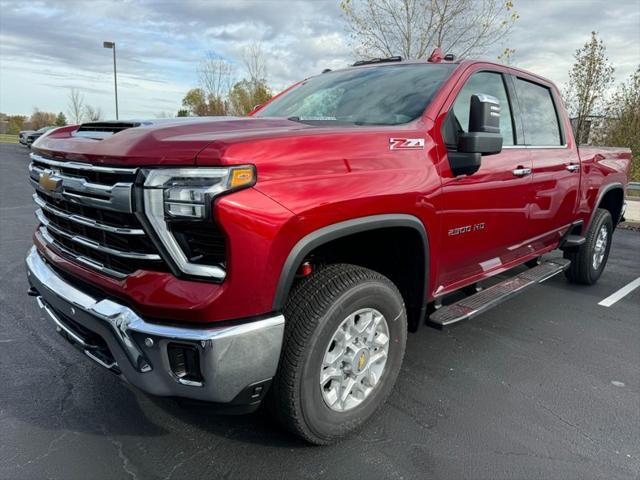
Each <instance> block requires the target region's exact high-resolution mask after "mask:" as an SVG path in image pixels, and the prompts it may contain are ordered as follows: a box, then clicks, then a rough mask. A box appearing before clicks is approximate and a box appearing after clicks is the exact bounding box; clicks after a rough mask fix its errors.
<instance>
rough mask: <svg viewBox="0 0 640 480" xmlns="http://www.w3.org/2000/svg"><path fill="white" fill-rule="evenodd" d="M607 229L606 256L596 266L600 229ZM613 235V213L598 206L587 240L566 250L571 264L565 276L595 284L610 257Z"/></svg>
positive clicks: (581, 282)
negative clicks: (596, 250) (575, 247)
mask: <svg viewBox="0 0 640 480" xmlns="http://www.w3.org/2000/svg"><path fill="white" fill-rule="evenodd" d="M603 228H605V229H606V231H607V238H606V245H605V250H604V257H603V259H602V261H601V262H600V264H599V265H598V266H597V268H596V267H594V261H593V258H594V253H595V248H596V243H597V241H598V235H599V233H600V230H601V229H603ZM612 236H613V220H612V218H611V213H609V211H608V210H605V209H604V208H598V209H597V210H596V213H595V214H594V216H593V219H592V220H591V225H589V230H587V235H586V241H585V242H584V244H582V245H581V246H580V247H579V248H577V249H574V250H567V251H565V252H564V258H567V259H569V260H571V265H570V266H569V268H568V269H567V270H565V276H566V277H567V279H568V280H569V281H570V282H573V283H579V284H582V285H593V284H594V283H596V282H597V281H598V279H599V278H600V275H602V271H603V270H604V267H605V266H606V264H607V259H608V258H609V250H611V238H612Z"/></svg>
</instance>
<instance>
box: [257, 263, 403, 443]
mask: <svg viewBox="0 0 640 480" xmlns="http://www.w3.org/2000/svg"><path fill="white" fill-rule="evenodd" d="M362 308H374V309H376V310H378V311H379V312H380V313H381V314H382V315H383V316H384V318H385V319H386V322H387V326H388V329H389V339H390V340H389V350H388V354H387V355H388V356H387V363H386V365H385V367H384V370H383V372H382V374H381V376H380V380H379V381H378V383H377V384H376V385H375V387H374V389H373V390H372V391H371V393H370V394H369V395H368V396H367V397H365V398H364V400H363V401H362V403H360V404H359V405H357V406H355V407H354V408H353V409H351V410H347V411H341V412H339V411H335V410H332V409H331V408H329V406H328V405H327V404H326V403H325V401H324V399H323V394H322V391H321V386H320V369H321V366H322V361H323V358H324V355H325V352H326V350H327V348H328V345H329V342H330V341H331V339H332V338H333V335H334V333H335V332H336V331H337V329H338V327H339V326H340V325H341V324H342V322H343V321H344V320H345V318H347V317H348V316H349V315H350V314H352V313H354V312H356V311H358V310H359V309H362ZM284 315H285V322H286V323H285V333H284V341H283V346H282V353H281V356H280V365H279V367H278V373H277V375H276V377H275V379H274V381H273V384H272V386H271V389H270V391H269V397H268V399H267V406H268V408H269V409H270V410H271V412H272V414H274V416H275V417H276V418H278V420H279V421H280V423H281V424H282V425H284V426H285V427H286V428H287V429H289V430H290V431H291V432H293V433H294V434H296V435H298V436H300V437H302V438H303V439H304V440H306V441H308V442H310V443H313V444H316V445H327V444H330V443H333V442H335V441H337V440H339V439H340V438H342V437H344V436H345V435H347V434H349V433H351V432H353V431H354V430H356V429H357V428H358V427H360V426H361V425H362V424H363V423H364V422H365V421H366V420H367V419H368V418H369V417H371V415H373V414H374V413H375V411H376V410H377V409H378V408H379V407H380V406H381V405H382V404H383V403H384V402H385V401H386V399H387V397H388V396H389V394H390V393H391V390H392V389H393V386H394V384H395V381H396V378H397V376H398V372H399V371H400V367H401V365H402V359H403V357H404V351H405V343H406V339H407V318H406V312H405V307H404V303H403V301H402V296H401V295H400V292H399V291H398V289H397V288H396V286H395V285H394V284H393V283H392V282H391V281H390V280H389V279H388V278H386V277H384V276H383V275H381V274H379V273H377V272H374V271H372V270H369V269H366V268H363V267H359V266H355V265H348V264H334V265H329V266H326V267H325V268H323V269H322V270H318V271H317V272H316V273H313V274H312V275H310V276H309V277H307V278H305V279H304V280H302V281H301V282H300V283H299V284H298V285H296V286H295V287H294V289H293V291H292V292H291V294H290V296H289V299H288V300H287V304H286V306H285V308H284Z"/></svg>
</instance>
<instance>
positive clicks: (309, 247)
mask: <svg viewBox="0 0 640 480" xmlns="http://www.w3.org/2000/svg"><path fill="white" fill-rule="evenodd" d="M394 227H408V228H411V229H413V230H415V231H416V232H417V233H418V234H419V235H420V238H421V240H422V245H423V252H424V259H425V262H424V275H423V276H424V280H423V282H424V283H423V285H422V292H423V294H422V302H421V308H420V319H422V318H424V316H425V314H426V308H427V291H428V289H427V286H428V280H429V239H428V237H427V232H426V230H425V228H424V225H423V223H422V222H421V221H420V219H418V218H417V217H414V216H413V215H406V214H384V215H371V216H367V217H360V218H354V219H352V220H346V221H344V222H339V223H334V224H333V225H329V226H326V227H323V228H321V229H319V230H316V231H314V232H311V233H309V234H308V235H306V236H305V237H303V238H302V239H301V240H299V241H298V243H296V245H295V246H294V247H293V249H292V250H291V252H289V256H288V257H287V259H286V261H285V262H284V266H283V268H282V272H281V273H280V280H279V281H278V286H277V288H276V294H275V297H274V300H273V310H274V311H279V310H281V309H282V308H283V307H284V304H285V302H286V300H287V295H288V293H289V290H290V289H291V286H292V285H293V281H294V279H295V275H296V270H297V268H298V266H299V265H300V264H301V263H302V261H303V260H304V258H305V257H306V256H307V255H308V254H309V253H310V252H311V251H313V250H314V249H316V248H317V247H319V246H321V245H323V244H325V243H328V242H331V241H332V240H336V239H338V238H342V237H346V236H349V235H352V234H355V233H361V232H365V231H369V230H378V229H383V228H394ZM417 260H418V259H416V261H417ZM419 321H420V320H418V322H419Z"/></svg>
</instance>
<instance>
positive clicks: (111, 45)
mask: <svg viewBox="0 0 640 480" xmlns="http://www.w3.org/2000/svg"><path fill="white" fill-rule="evenodd" d="M102 46H103V47H104V48H110V49H112V50H113V87H114V89H115V92H116V120H118V75H117V74H116V42H103V43H102Z"/></svg>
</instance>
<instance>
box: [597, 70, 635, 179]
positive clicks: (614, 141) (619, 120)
mask: <svg viewBox="0 0 640 480" xmlns="http://www.w3.org/2000/svg"><path fill="white" fill-rule="evenodd" d="M605 114H606V116H607V117H608V121H607V124H606V128H605V134H604V144H605V145H610V146H618V147H627V148H630V149H631V152H632V154H633V164H632V172H631V177H632V180H634V181H636V182H637V181H640V66H638V69H637V70H636V71H635V73H633V74H632V75H631V76H630V77H629V78H628V79H627V81H626V82H624V83H623V84H621V85H619V86H618V88H617V89H616V91H615V92H614V94H613V95H612V96H611V99H610V100H609V101H608V102H607V107H606V109H605Z"/></svg>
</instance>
